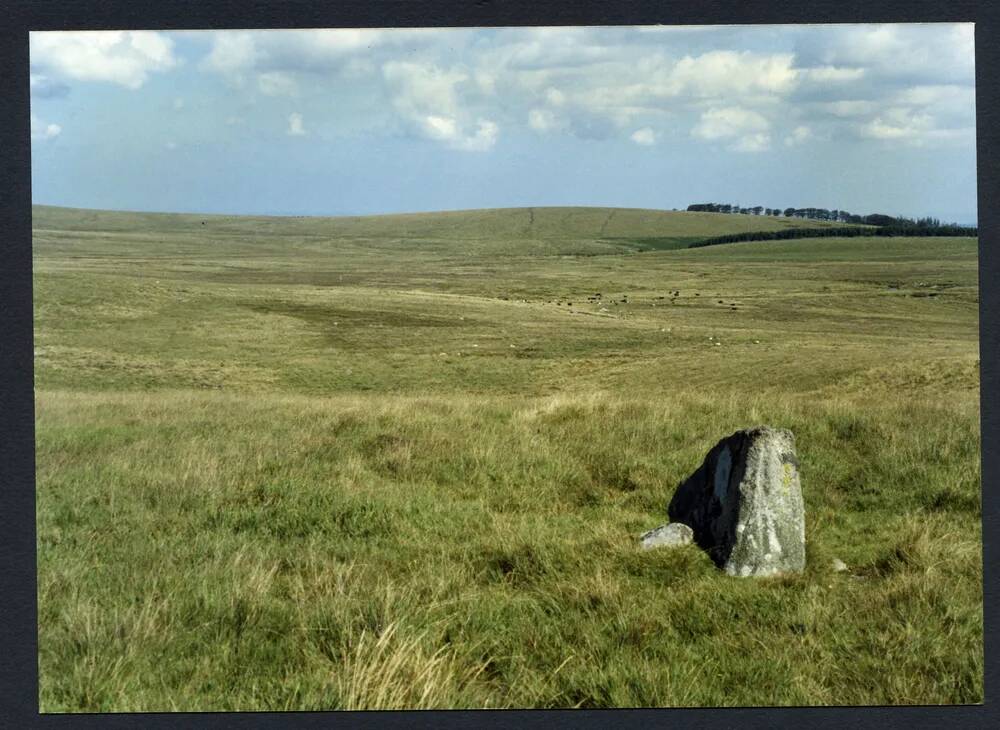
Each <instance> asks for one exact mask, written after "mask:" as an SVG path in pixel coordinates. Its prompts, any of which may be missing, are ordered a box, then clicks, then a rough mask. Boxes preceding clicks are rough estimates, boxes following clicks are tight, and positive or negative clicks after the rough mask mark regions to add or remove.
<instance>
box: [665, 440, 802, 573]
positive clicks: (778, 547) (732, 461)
mask: <svg viewBox="0 0 1000 730" xmlns="http://www.w3.org/2000/svg"><path fill="white" fill-rule="evenodd" d="M798 467H799V462H798V459H797V458H796V456H795V437H794V436H793V435H792V433H791V432H790V431H787V430H783V429H774V428H770V427H768V426H758V427H757V428H752V429H747V430H744V431H737V432H736V433H734V434H733V435H732V436H729V437H727V438H724V439H722V441H720V442H719V443H717V444H716V445H715V446H714V447H713V448H712V450H711V451H709V452H708V455H707V456H706V457H705V460H704V462H702V464H701V466H700V467H698V469H697V470H696V471H695V472H694V473H693V474H692V475H691V476H690V477H688V478H687V480H686V481H684V482H683V483H682V484H680V485H679V486H678V487H677V491H676V492H675V493H674V496H673V499H671V501H670V506H669V507H668V509H667V511H668V513H669V515H670V519H671V521H672V522H683V523H684V524H686V525H688V526H690V527H691V529H692V531H693V532H694V540H695V542H696V543H698V545H699V546H701V547H702V549H704V550H705V551H706V552H708V554H709V555H710V556H711V558H712V560H713V561H715V564H716V565H718V566H719V567H720V568H722V569H723V570H725V571H726V572H727V573H728V574H730V575H735V576H741V577H746V576H769V575H777V574H780V573H798V572H801V571H802V570H803V569H804V568H805V557H806V553H805V509H804V506H803V502H802V488H801V486H800V484H799V468H798Z"/></svg>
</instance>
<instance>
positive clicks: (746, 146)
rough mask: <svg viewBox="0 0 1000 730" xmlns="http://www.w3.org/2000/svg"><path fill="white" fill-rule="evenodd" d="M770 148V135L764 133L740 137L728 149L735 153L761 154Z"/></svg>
mask: <svg viewBox="0 0 1000 730" xmlns="http://www.w3.org/2000/svg"><path fill="white" fill-rule="evenodd" d="M770 146H771V135H769V134H767V133H766V132H758V133H756V134H748V135H745V136H743V137H740V138H739V139H738V140H737V141H736V143H735V144H734V145H732V146H731V147H730V148H729V149H731V150H735V151H736V152H763V151H764V150H766V149H768V148H769V147H770Z"/></svg>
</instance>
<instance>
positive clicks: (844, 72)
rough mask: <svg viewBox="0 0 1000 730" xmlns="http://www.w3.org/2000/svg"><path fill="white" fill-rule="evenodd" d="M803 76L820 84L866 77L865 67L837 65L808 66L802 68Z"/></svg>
mask: <svg viewBox="0 0 1000 730" xmlns="http://www.w3.org/2000/svg"><path fill="white" fill-rule="evenodd" d="M801 73H802V76H803V77H804V78H805V79H806V80H808V81H812V82H816V83H819V84H829V83H843V82H846V81H857V80H858V79H860V78H862V77H864V75H865V70H864V69H863V68H838V67H836V66H820V67H818V68H807V69H803V70H802V72H801Z"/></svg>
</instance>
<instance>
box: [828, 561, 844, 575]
mask: <svg viewBox="0 0 1000 730" xmlns="http://www.w3.org/2000/svg"><path fill="white" fill-rule="evenodd" d="M830 567H831V568H833V572H834V573H843V572H845V571H846V570H847V563H845V562H844V561H843V560H841V559H840V558H834V559H833V562H831V563H830Z"/></svg>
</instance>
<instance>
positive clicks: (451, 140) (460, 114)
mask: <svg viewBox="0 0 1000 730" xmlns="http://www.w3.org/2000/svg"><path fill="white" fill-rule="evenodd" d="M382 76H383V78H384V79H385V81H386V84H387V86H388V89H389V92H390V95H391V97H392V103H393V106H394V107H395V109H396V110H397V111H398V112H399V113H400V114H401V115H402V116H403V118H404V119H405V120H406V121H408V122H409V124H410V125H411V126H412V127H413V128H414V129H415V130H416V131H417V132H418V133H420V134H421V135H422V136H424V137H427V138H428V139H433V140H437V141H439V142H444V143H446V144H447V145H448V146H449V147H452V148H453V149H458V150H468V151H482V150H487V149H489V148H491V147H492V146H493V145H494V144H495V143H496V140H497V136H498V134H499V129H500V128H499V125H498V124H497V123H496V122H495V121H494V120H492V119H489V118H486V117H485V116H481V115H478V114H475V113H474V112H473V111H472V108H471V106H472V105H470V104H469V103H467V101H466V97H468V96H469V95H470V94H471V95H475V94H476V93H479V92H480V86H479V85H478V84H476V82H475V80H474V79H472V78H471V77H470V74H469V73H468V72H467V71H466V70H464V69H461V68H457V67H456V68H444V67H441V66H438V65H436V64H432V63H417V62H412V61H390V62H388V63H386V64H384V65H383V66H382Z"/></svg>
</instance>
